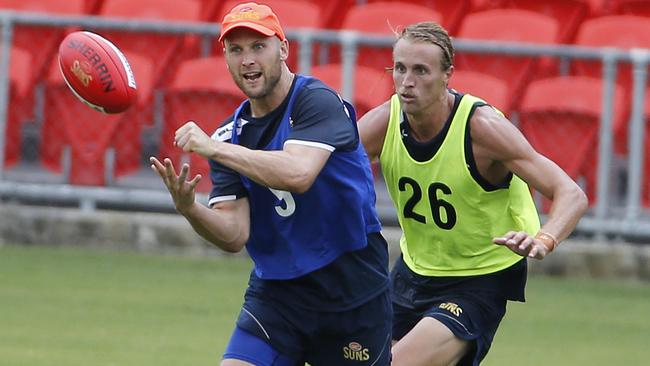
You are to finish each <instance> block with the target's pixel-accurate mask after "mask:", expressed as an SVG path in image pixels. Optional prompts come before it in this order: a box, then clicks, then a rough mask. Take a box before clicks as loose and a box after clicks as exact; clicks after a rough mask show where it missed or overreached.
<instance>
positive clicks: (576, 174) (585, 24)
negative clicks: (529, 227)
mask: <svg viewBox="0 0 650 366" xmlns="http://www.w3.org/2000/svg"><path fill="white" fill-rule="evenodd" d="M259 2H260V3H264V4H268V5H270V6H271V7H272V8H273V9H274V10H275V11H276V13H277V14H278V16H279V18H280V20H281V22H282V24H284V26H285V27H286V29H287V35H288V37H289V39H290V47H291V48H290V52H291V56H290V58H289V59H288V61H287V62H288V63H289V67H290V68H291V69H292V70H294V71H298V72H301V73H305V74H311V75H314V76H317V77H319V78H321V79H322V80H323V81H325V82H326V83H327V84H329V85H331V86H332V87H334V88H336V89H338V90H339V91H340V92H341V94H342V95H343V96H344V97H345V98H348V99H350V100H351V101H353V102H354V103H355V106H356V107H357V110H358V113H359V114H363V113H365V112H367V111H368V110H369V109H371V108H372V107H374V106H376V105H378V104H380V103H381V102H382V101H384V100H387V99H388V98H389V97H390V95H391V93H392V77H391V74H390V71H387V70H388V68H390V67H391V65H392V62H391V53H390V49H391V46H392V42H393V40H394V32H396V31H398V30H399V29H400V28H401V27H402V26H404V25H406V24H410V23H414V22H419V21H425V20H433V21H436V22H438V23H440V24H442V25H443V26H444V27H446V29H448V30H449V32H450V34H451V35H452V36H453V38H454V41H455V46H456V49H457V52H456V60H455V73H454V75H453V76H452V79H451V83H450V87H452V88H454V89H456V90H458V91H460V92H463V93H470V94H475V95H477V96H479V97H481V98H484V99H485V100H487V101H488V102H489V103H491V104H492V105H494V106H496V107H498V108H499V109H500V110H502V111H503V112H504V113H505V114H506V115H507V116H508V117H509V118H510V119H511V120H512V121H513V122H514V123H516V124H517V125H518V126H519V127H520V129H521V131H522V132H523V133H524V134H525V135H526V136H527V138H528V139H529V141H530V142H531V143H532V144H533V146H534V147H535V148H536V149H537V150H539V151H541V152H542V153H544V154H545V155H547V156H548V157H549V158H551V159H552V160H554V161H555V162H556V163H557V164H559V165H560V166H561V167H562V168H564V169H565V170H566V171H567V173H569V175H570V176H571V177H572V178H573V179H575V180H576V181H578V182H579V184H580V185H581V186H582V187H583V188H584V189H585V191H586V192H587V193H588V196H589V199H590V201H589V202H590V205H591V209H590V213H589V214H588V216H587V217H586V218H585V220H583V221H582V222H581V225H580V226H579V228H578V231H579V232H582V233H588V234H600V235H602V234H614V235H630V236H639V237H644V238H648V237H650V219H649V217H650V90H648V86H650V82H649V79H648V75H647V74H648V65H649V64H650V1H647V0H645V1H644V0H546V1H536V0H456V1H439V0H412V1H405V0H402V1H375V0H366V1H361V0H356V1H355V0H332V1H317V0H313V1H298V0H261V1H259ZM236 3H237V1H230V0H228V1H218V0H138V1H130V0H0V21H1V22H2V34H1V39H2V43H1V44H2V47H1V48H0V75H2V78H0V127H1V129H2V131H3V132H2V134H1V136H2V137H0V200H8V199H11V200H17V201H24V202H44V201H47V202H53V203H58V204H72V205H77V204H78V205H84V206H85V207H124V208H136V209H148V210H170V209H172V208H173V207H172V206H171V203H170V202H169V199H168V196H167V194H166V192H164V187H163V186H162V185H161V184H160V182H159V180H158V179H157V178H156V177H154V176H153V174H152V172H151V171H150V169H149V165H148V163H147V157H148V156H150V155H156V156H169V157H171V158H172V159H173V161H174V162H175V163H176V164H178V163H180V162H182V161H188V162H191V163H192V166H193V170H194V172H201V173H203V175H204V176H207V174H206V173H207V169H208V165H207V162H205V161H204V160H203V159H197V157H195V156H189V155H185V154H183V153H182V152H181V151H179V150H178V149H176V148H175V147H174V146H173V144H172V142H173V140H172V138H171V135H172V134H173V131H174V130H175V129H176V128H177V127H179V126H180V125H181V124H182V123H184V122H185V121H187V120H190V119H191V120H195V121H197V122H198V123H199V124H200V125H201V126H202V127H203V128H204V129H206V130H208V131H212V130H214V129H216V127H217V126H218V124H219V123H220V122H221V121H223V120H224V119H225V118H226V117H227V116H228V115H229V114H230V113H231V111H232V110H233V109H234V107H235V106H237V105H238V104H239V103H240V102H241V101H242V100H243V98H244V96H243V95H242V94H241V92H240V91H239V89H238V88H237V87H236V86H235V85H234V83H233V82H232V81H231V78H230V75H229V74H228V71H227V69H226V67H225V66H224V61H223V58H222V50H221V46H220V45H219V44H218V41H217V36H218V34H219V22H220V20H221V18H222V17H223V15H224V14H225V13H226V12H227V11H228V10H229V9H231V8H232V7H233V6H234V5H235V4H236ZM79 29H85V30H90V31H93V32H96V33H98V34H101V35H102V36H104V37H106V38H108V39H110V40H111V41H113V42H114V43H115V44H116V45H117V46H118V47H119V48H121V49H122V50H123V51H124V52H125V54H126V56H127V58H128V59H129V61H130V63H131V65H132V67H133V69H134V72H135V76H136V80H137V83H138V89H139V91H138V94H139V96H138V102H137V104H136V105H135V106H134V107H132V108H131V109H130V110H129V111H127V112H126V113H122V114H118V115H103V114H100V113H98V112H96V111H94V110H91V109H90V108H88V107H86V106H85V105H83V104H82V103H80V102H78V101H77V100H76V99H75V97H74V96H73V94H72V93H70V91H69V90H68V89H67V86H66V85H65V83H64V81H63V79H62V77H61V75H60V72H59V70H58V64H57V59H56V52H57V48H58V45H59V43H60V41H61V40H62V39H63V37H64V36H65V35H66V34H67V33H69V32H71V31H74V30H79ZM380 176H381V175H380V174H377V175H376V178H377V182H378V184H381V178H380ZM199 188H200V191H201V192H202V193H206V192H208V191H209V189H210V185H209V182H208V180H207V179H205V180H204V182H202V184H201V186H200V187H199ZM133 192H137V194H134V193H133ZM382 194H383V192H381V191H380V198H379V204H380V206H381V205H382V204H385V205H386V208H385V210H381V209H380V212H383V214H384V215H385V216H386V217H388V216H391V213H390V209H389V208H388V207H389V206H390V203H389V202H388V200H387V199H385V198H382ZM536 197H537V199H538V201H539V205H538V207H539V209H540V211H541V212H542V213H545V212H546V210H548V204H547V202H545V201H544V200H543V199H542V198H541V197H539V195H537V196H536ZM389 221H390V220H389Z"/></svg>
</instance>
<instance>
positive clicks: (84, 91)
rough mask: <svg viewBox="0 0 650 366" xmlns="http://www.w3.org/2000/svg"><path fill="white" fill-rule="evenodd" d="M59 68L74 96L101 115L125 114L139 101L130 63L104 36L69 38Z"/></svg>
mask: <svg viewBox="0 0 650 366" xmlns="http://www.w3.org/2000/svg"><path fill="white" fill-rule="evenodd" d="M59 66H60V68H61V73H62V74H63V79H64V80H65V82H66V84H68V86H69V87H70V89H71V90H72V92H73V93H74V94H75V95H76V96H77V97H78V98H79V99H80V100H81V101H82V102H84V103H85V104H87V105H88V106H90V107H91V108H94V109H96V110H98V111H100V112H103V113H120V112H124V111H125V110H127V109H128V108H129V107H130V106H131V105H132V104H133V103H134V102H135V100H136V97H137V93H136V91H137V89H136V86H135V77H134V76H133V72H132V71H131V66H129V62H128V61H127V60H126V57H125V56H124V54H123V53H122V52H121V51H120V50H119V49H118V48H117V47H115V45H114V44H112V43H111V42H110V41H108V40H107V39H105V38H104V37H102V36H100V35H97V34H95V33H91V32H86V31H79V32H73V33H70V34H68V35H67V36H66V37H65V38H64V39H63V42H61V45H60V46H59Z"/></svg>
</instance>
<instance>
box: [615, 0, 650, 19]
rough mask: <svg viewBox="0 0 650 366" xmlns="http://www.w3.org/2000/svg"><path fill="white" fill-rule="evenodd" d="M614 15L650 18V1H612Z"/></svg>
mask: <svg viewBox="0 0 650 366" xmlns="http://www.w3.org/2000/svg"><path fill="white" fill-rule="evenodd" d="M612 3H613V4H612V5H613V8H614V10H613V12H614V13H615V14H627V15H637V16H644V17H650V1H648V0H612Z"/></svg>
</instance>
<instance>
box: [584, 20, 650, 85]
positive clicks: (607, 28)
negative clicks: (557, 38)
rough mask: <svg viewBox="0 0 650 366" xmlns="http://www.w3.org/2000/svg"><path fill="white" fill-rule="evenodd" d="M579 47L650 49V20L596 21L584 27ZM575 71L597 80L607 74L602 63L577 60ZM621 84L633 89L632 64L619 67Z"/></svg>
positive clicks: (585, 24)
mask: <svg viewBox="0 0 650 366" xmlns="http://www.w3.org/2000/svg"><path fill="white" fill-rule="evenodd" d="M576 44H577V45H580V46H590V47H616V48H621V49H631V48H648V49H650V20H649V19H648V18H646V17H642V16H634V15H613V16H606V17H601V18H594V19H591V20H588V21H586V22H584V23H583V24H582V26H581V28H580V30H579V31H578V36H577V37H576ZM575 68H576V73H577V74H578V75H588V76H593V77H602V75H603V68H602V64H601V63H600V62H590V61H576V62H575ZM617 82H618V83H620V84H622V85H623V86H624V87H625V88H626V89H628V90H631V88H632V75H631V68H630V65H629V64H625V63H620V64H619V68H618V73H617Z"/></svg>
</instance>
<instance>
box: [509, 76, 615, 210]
mask: <svg viewBox="0 0 650 366" xmlns="http://www.w3.org/2000/svg"><path fill="white" fill-rule="evenodd" d="M602 93H603V83H602V81H601V80H600V79H597V78H591V77H584V76H571V77H557V78H549V79H542V80H537V81H534V82H531V84H530V85H529V86H528V89H527V90H526V95H525V96H524V98H523V101H522V103H521V108H520V114H519V119H520V128H521V130H522V131H523V133H524V135H526V137H527V138H528V140H529V141H530V143H531V144H532V145H533V147H534V148H535V149H536V150H537V151H539V152H540V153H542V154H543V155H545V156H546V157H548V158H549V159H551V160H553V161H555V162H556V163H557V164H558V165H559V166H560V167H562V168H563V169H564V170H565V171H566V172H567V174H569V176H570V177H571V178H573V179H577V178H578V177H580V176H582V177H584V178H585V181H586V185H587V187H586V192H587V195H588V197H589V202H590V203H591V204H593V203H594V202H595V201H596V199H597V197H596V196H595V193H596V171H597V162H598V159H597V151H598V150H597V147H598V133H599V126H600V118H601V113H602V111H601V109H602V102H601V101H602V97H603V96H602ZM627 108H628V106H627V104H626V102H625V97H624V93H623V88H622V87H621V86H617V87H616V91H615V99H614V112H615V113H614V121H613V129H614V133H619V132H620V131H621V127H622V125H623V122H624V118H625V115H626V114H627V111H626V109H627ZM545 209H548V202H547V203H546V204H545Z"/></svg>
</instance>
